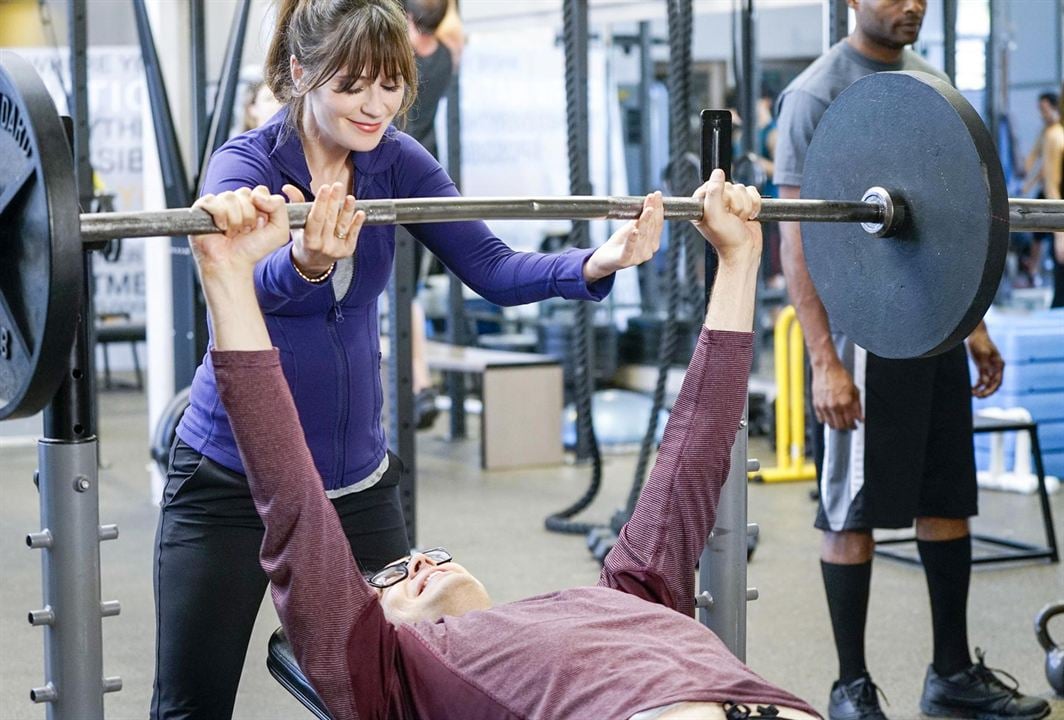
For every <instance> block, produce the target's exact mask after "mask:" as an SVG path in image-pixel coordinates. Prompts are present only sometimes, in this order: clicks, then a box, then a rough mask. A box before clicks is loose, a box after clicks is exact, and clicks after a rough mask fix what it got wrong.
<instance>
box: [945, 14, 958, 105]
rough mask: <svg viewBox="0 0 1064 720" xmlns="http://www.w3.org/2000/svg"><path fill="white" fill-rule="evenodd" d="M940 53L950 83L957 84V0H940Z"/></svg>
mask: <svg viewBox="0 0 1064 720" xmlns="http://www.w3.org/2000/svg"><path fill="white" fill-rule="evenodd" d="M942 55H943V58H944V59H943V65H944V69H945V72H946V75H947V76H948V77H949V81H950V84H951V85H956V84H957V0H942Z"/></svg>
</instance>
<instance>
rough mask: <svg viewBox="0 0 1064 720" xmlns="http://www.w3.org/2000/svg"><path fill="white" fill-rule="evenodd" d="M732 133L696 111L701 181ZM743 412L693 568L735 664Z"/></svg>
mask: <svg viewBox="0 0 1064 720" xmlns="http://www.w3.org/2000/svg"><path fill="white" fill-rule="evenodd" d="M731 159H732V134H731V117H730V115H729V114H728V113H727V112H721V111H714V110H707V111H705V112H703V113H702V152H701V166H702V167H701V171H702V179H703V180H706V179H708V178H709V174H710V173H711V172H712V171H713V169H715V168H718V167H719V168H723V169H724V171H725V172H726V173H727V174H728V175H729V177H730V175H731ZM716 258H717V255H716V253H714V252H707V253H706V259H705V264H706V302H707V303H708V302H709V296H710V294H711V293H712V292H713V281H714V279H715V277H716V269H717V262H716ZM747 410H748V404H746V405H744V406H743V417H742V420H741V421H740V423H739V432H738V433H737V435H736V437H735V444H734V445H733V446H732V454H731V467H730V469H729V471H728V479H727V480H726V481H725V483H724V487H723V488H722V489H721V493H720V498H719V499H718V502H717V520H716V523H715V524H714V525H713V530H712V532H710V534H709V537H708V538H707V539H706V547H705V549H704V550H703V551H702V558H701V561H700V562H699V566H698V587H699V591H700V592H699V596H698V597H697V598H696V600H695V605H696V606H697V607H698V619H699V621H700V622H702V624H704V625H705V626H706V627H708V628H709V629H710V630H712V631H713V632H714V633H716V635H717V637H719V638H720V639H721V641H722V642H723V643H724V644H725V645H726V646H727V647H728V649H729V650H731V651H732V653H734V654H735V656H736V657H737V658H739V660H742V661H745V660H746V602H747V600H748V599H753V598H755V597H756V596H757V591H756V590H747V588H746V548H747V544H746V536H747V532H748V529H747V522H746V471H747V463H746V452H747V426H746V425H747V421H746V418H747Z"/></svg>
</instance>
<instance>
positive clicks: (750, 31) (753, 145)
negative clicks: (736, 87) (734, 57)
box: [739, 0, 761, 153]
mask: <svg viewBox="0 0 1064 720" xmlns="http://www.w3.org/2000/svg"><path fill="white" fill-rule="evenodd" d="M739 29H740V31H739V36H740V38H741V40H740V42H741V44H742V47H741V48H740V53H739V57H740V58H741V65H742V86H741V88H740V93H739V102H740V105H739V114H740V115H741V117H742V119H743V152H744V153H751V152H752V153H756V152H757V151H758V147H757V98H758V94H759V92H760V90H761V74H760V72H759V68H758V62H757V14H756V13H755V12H754V0H743V9H742V16H741V18H740V20H739Z"/></svg>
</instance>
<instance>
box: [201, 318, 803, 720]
mask: <svg viewBox="0 0 1064 720" xmlns="http://www.w3.org/2000/svg"><path fill="white" fill-rule="evenodd" d="M751 345H752V335H751V334H749V333H734V332H722V331H709V330H703V331H702V335H701V337H700V338H699V342H698V345H697V348H696V350H695V354H694V358H693V359H692V360H691V365H690V367H689V368H688V371H687V375H686V377H685V378H684V382H683V388H682V390H681V391H680V395H679V397H678V398H677V400H676V404H675V406H674V408H673V411H672V415H671V417H670V419H669V422H668V425H667V426H666V428H665V435H664V439H663V441H662V444H661V449H660V451H659V454H658V459H657V462H656V464H655V466H654V470H653V472H652V473H651V476H650V479H649V480H648V481H647V484H646V487H645V488H644V489H643V493H642V495H641V497H640V499H639V504H638V506H637V507H636V510H635V513H634V515H633V516H632V519H631V520H630V521H629V522H628V524H627V525H626V526H625V527H624V529H623V531H622V532H621V537H620V539H619V542H618V543H617V545H616V546H615V547H614V549H613V551H612V552H611V553H610V555H609V556H608V557H607V558H606V563H605V566H604V567H603V570H602V576H601V578H600V579H599V584H598V586H597V587H581V588H574V589H570V590H562V591H560V592H553V593H548V594H546V595H540V596H537V597H533V598H528V599H526V600H521V601H519V602H514V603H508V604H505V605H499V606H496V607H493V608H491V609H490V610H485V611H476V612H470V613H467V614H465V615H463V616H461V617H445V618H442V619H441V620H439V621H437V622H435V623H416V624H412V625H400V626H393V625H391V624H390V623H389V622H388V621H387V620H385V618H384V613H383V611H382V609H381V607H380V604H379V603H378V601H377V596H376V594H375V593H374V591H373V590H372V588H370V587H369V585H367V584H366V582H365V580H363V578H362V576H361V574H360V573H359V570H358V567H357V566H356V564H355V561H354V558H353V557H352V555H351V551H350V548H349V546H348V543H347V539H346V538H345V536H344V533H343V531H342V530H341V527H340V522H339V520H338V518H337V517H336V514H335V511H334V510H333V507H332V505H331V503H330V502H329V501H328V499H326V497H325V494H324V493H323V492H322V486H321V482H320V479H319V478H318V475H317V472H316V471H315V468H314V463H313V460H312V459H311V456H310V453H309V451H308V450H307V447H306V443H305V442H304V439H303V434H302V432H301V429H300V426H299V420H298V417H297V415H296V410H295V407H294V405H293V403H292V398H291V394H290V392H289V389H288V385H287V383H286V382H285V379H284V376H283V374H282V371H281V367H280V365H279V361H278V355H277V351H276V350H267V351H260V352H218V351H215V352H214V353H213V359H214V367H215V371H216V375H217V378H218V386H219V390H220V394H221V398H222V401H223V402H224V403H225V407H226V410H227V411H228V413H229V417H230V419H231V421H232V424H233V429H234V431H235V433H236V438H237V443H238V445H239V447H240V452H241V456H242V459H243V462H244V466H245V467H246V468H247V470H248V482H249V484H250V486H251V491H252V494H253V496H254V498H255V505H256V507H257V508H258V511H259V514H260V515H261V516H262V518H263V520H264V522H265V524H266V535H265V538H264V540H263V543H262V550H261V554H260V560H261V563H262V566H263V568H264V569H265V570H266V572H267V574H268V575H269V577H270V582H271V591H272V593H273V600H274V604H275V605H276V607H277V612H278V614H279V615H280V617H281V623H282V625H283V626H284V629H285V632H286V633H287V635H288V638H289V641H290V642H291V643H292V646H293V649H294V651H295V654H296V658H297V659H298V661H299V664H300V666H301V667H302V669H303V671H304V672H305V673H306V675H307V677H308V678H309V679H310V681H311V682H312V683H313V685H314V687H315V688H316V689H317V690H318V693H319V694H320V695H321V697H322V699H323V700H324V701H325V703H326V705H327V706H328V707H329V710H330V712H331V713H332V715H333V717H334V718H335V719H336V720H349V719H355V718H359V719H363V720H365V719H368V718H425V719H431V720H448V719H450V718H454V720H477V719H479V718H484V719H485V720H487V719H489V718H491V719H493V720H498V719H502V718H559V719H562V718H564V719H567V720H571V719H573V718H591V719H594V720H598V719H604V718H618V719H623V718H629V717H631V716H632V715H633V714H635V713H637V712H639V711H641V710H645V709H648V708H654V707H659V706H662V705H667V704H670V703H675V702H681V701H704V702H724V701H727V700H730V701H733V702H740V703H746V704H751V705H752V704H766V703H775V704H778V705H784V706H790V707H795V708H800V709H802V710H805V711H806V712H809V713H813V714H815V711H814V710H813V709H812V708H811V707H809V705H807V704H806V703H804V702H802V701H801V700H799V699H798V698H797V697H795V696H793V695H791V694H789V693H787V692H785V691H783V690H780V689H778V688H776V687H774V686H772V685H770V684H769V683H767V682H766V681H765V680H763V679H762V678H760V677H759V676H757V675H756V674H755V673H753V672H752V671H751V670H750V669H749V668H747V667H746V666H745V665H743V664H742V663H740V662H739V661H738V660H737V659H736V658H735V657H734V656H733V655H732V654H731V653H730V652H729V651H728V650H727V648H725V647H724V645H723V643H721V641H720V640H719V639H718V638H717V637H716V636H715V635H714V634H713V633H712V632H711V631H709V630H708V629H707V628H705V627H704V626H703V625H701V624H700V623H698V622H697V621H695V620H694V619H693V617H692V612H693V607H694V580H695V572H694V569H695V563H696V561H697V560H698V557H699V555H700V554H701V552H702V547H703V545H704V544H705V539H706V537H707V535H708V534H709V531H710V529H711V528H712V526H713V522H714V519H715V517H716V507H717V500H718V498H719V496H720V488H721V485H722V484H723V482H724V480H725V478H726V477H727V474H728V465H729V455H730V449H731V445H732V442H733V441H734V439H735V434H736V431H737V429H738V426H739V420H740V418H741V414H742V410H743V403H744V401H745V398H746V387H747V379H748V371H749V367H750V360H751Z"/></svg>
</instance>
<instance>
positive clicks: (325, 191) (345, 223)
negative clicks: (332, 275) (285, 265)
mask: <svg viewBox="0 0 1064 720" xmlns="http://www.w3.org/2000/svg"><path fill="white" fill-rule="evenodd" d="M281 190H282V191H283V192H284V194H285V195H287V196H288V199H289V201H291V202H294V203H301V202H306V201H305V200H304V198H303V193H302V192H300V191H299V188H297V187H295V186H293V185H285V186H284V187H282V188H281ZM365 221H366V213H364V212H362V211H361V210H359V211H357V212H356V211H355V198H354V196H352V195H347V196H346V197H345V196H344V185H343V183H333V184H332V185H322V186H321V188H320V189H319V190H318V194H317V196H316V197H315V198H314V205H313V206H312V207H311V208H310V213H309V214H308V215H307V224H306V225H305V226H304V228H303V229H302V230H296V231H295V232H293V233H292V261H293V262H294V263H295V264H296V269H298V270H299V271H300V273H302V274H303V275H304V276H305V277H309V278H318V277H321V276H322V275H325V274H326V273H327V272H329V270H330V269H332V266H333V264H334V263H335V262H336V261H337V260H341V259H343V258H346V257H351V256H352V255H354V254H355V248H356V247H357V245H358V233H359V231H361V230H362V224H363V223H365Z"/></svg>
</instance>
